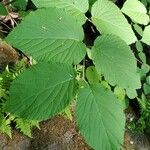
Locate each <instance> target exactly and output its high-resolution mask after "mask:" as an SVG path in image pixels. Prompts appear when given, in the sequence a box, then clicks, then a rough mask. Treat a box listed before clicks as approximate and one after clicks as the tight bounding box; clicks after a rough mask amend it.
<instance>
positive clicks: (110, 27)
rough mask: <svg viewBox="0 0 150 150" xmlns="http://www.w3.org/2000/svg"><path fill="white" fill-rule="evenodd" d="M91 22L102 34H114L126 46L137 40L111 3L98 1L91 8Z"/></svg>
mask: <svg viewBox="0 0 150 150" xmlns="http://www.w3.org/2000/svg"><path fill="white" fill-rule="evenodd" d="M92 16H93V17H92V20H93V23H94V24H95V25H96V27H97V29H98V30H99V31H100V32H102V33H107V34H115V35H117V36H119V37H120V38H121V39H123V40H124V41H125V42H126V43H127V44H131V43H134V42H135V41H136V40H137V39H136V37H135V35H134V32H133V30H132V28H131V26H130V25H129V24H128V22H127V20H126V18H125V17H124V15H123V14H122V13H121V10H120V9H119V8H118V7H117V6H116V5H115V4H114V3H113V2H111V1H108V0H98V1H96V2H95V3H94V5H93V7H92Z"/></svg>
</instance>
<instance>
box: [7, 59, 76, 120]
mask: <svg viewBox="0 0 150 150" xmlns="http://www.w3.org/2000/svg"><path fill="white" fill-rule="evenodd" d="M76 91H77V85H76V80H75V73H74V70H73V69H72V67H71V66H68V65H65V64H60V63H44V62H43V63H42V62H41V63H39V64H37V65H34V66H32V67H31V68H30V69H27V70H26V71H24V72H23V73H22V74H21V75H19V76H18V78H17V79H16V80H14V81H13V83H12V86H11V88H10V99H9V100H8V101H7V102H6V106H5V111H6V112H10V113H12V114H15V115H16V116H20V117H21V118H25V119H29V120H45V119H48V118H49V117H51V116H53V115H55V114H57V113H59V112H60V111H61V110H63V109H64V108H65V107H66V106H67V105H68V104H69V102H70V101H71V100H72V99H73V97H74V96H75V94H76Z"/></svg>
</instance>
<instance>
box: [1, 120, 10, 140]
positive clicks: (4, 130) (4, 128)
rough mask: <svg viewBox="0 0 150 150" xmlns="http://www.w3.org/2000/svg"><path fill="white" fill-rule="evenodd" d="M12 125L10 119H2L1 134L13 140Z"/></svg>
mask: <svg viewBox="0 0 150 150" xmlns="http://www.w3.org/2000/svg"><path fill="white" fill-rule="evenodd" d="M10 123H11V122H10V120H9V119H6V118H0V132H2V133H5V134H7V135H8V136H9V137H10V138H11V137H12V134H11V127H10Z"/></svg>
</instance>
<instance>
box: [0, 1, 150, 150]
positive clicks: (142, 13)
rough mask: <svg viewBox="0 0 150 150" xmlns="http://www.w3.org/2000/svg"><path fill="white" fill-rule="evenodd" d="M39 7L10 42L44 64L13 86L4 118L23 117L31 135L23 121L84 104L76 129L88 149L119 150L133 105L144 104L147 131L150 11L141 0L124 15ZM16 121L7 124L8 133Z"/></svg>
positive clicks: (85, 7) (108, 9) (94, 6)
mask: <svg viewBox="0 0 150 150" xmlns="http://www.w3.org/2000/svg"><path fill="white" fill-rule="evenodd" d="M131 1H132V2H133V3H131ZM32 2H33V3H34V4H35V6H36V7H37V10H36V11H33V12H31V13H29V14H28V15H27V16H26V17H25V18H24V19H23V20H22V22H21V23H20V24H19V25H17V27H16V28H14V29H13V30H12V32H11V33H10V34H9V35H8V36H7V37H6V39H5V40H6V41H7V42H8V43H10V44H11V45H12V46H14V47H15V48H17V49H19V50H21V51H22V52H24V53H25V54H26V55H28V56H32V57H33V59H34V60H35V61H36V62H37V63H36V64H34V65H32V66H31V67H30V68H28V69H26V70H25V71H24V72H23V73H21V74H19V75H18V76H17V78H16V79H15V80H14V81H13V82H12V84H11V87H10V91H9V93H10V98H9V99H8V100H7V101H6V103H5V105H4V111H5V112H7V114H9V113H11V114H14V115H15V116H19V117H21V118H22V119H23V120H20V119H21V118H20V119H16V123H18V125H19V126H20V127H21V130H22V131H23V132H24V133H26V134H29V132H27V131H24V130H26V128H27V129H29V128H30V127H29V125H28V123H27V122H25V120H24V119H30V120H39V121H41V120H46V119H48V118H49V117H52V116H54V115H56V114H58V113H60V112H62V110H64V109H65V108H66V107H67V106H68V105H69V103H70V102H71V100H73V99H77V101H76V103H77V108H76V118H77V125H78V127H79V129H80V131H81V134H82V135H83V136H84V137H85V140H86V141H87V143H88V144H89V145H90V146H92V147H93V148H94V149H96V150H98V149H104V150H105V149H108V150H115V149H117V150H119V149H120V147H121V145H122V143H123V137H124V130H125V115H124V109H125V108H126V107H127V106H126V103H127V102H126V100H127V99H128V98H130V99H135V98H137V99H138V102H139V105H140V106H141V117H140V119H139V121H138V122H137V124H140V125H141V124H142V128H141V129H139V130H142V131H143V130H145V129H146V128H148V124H147V122H148V118H149V100H148V99H144V100H143V96H141V94H140V92H137V91H142V90H143V89H144V94H145V95H146V96H145V97H147V96H148V95H149V94H150V90H149V89H150V88H148V87H149V85H150V82H149V78H148V77H147V76H148V75H149V71H150V67H149V65H148V64H147V63H148V60H147V58H146V56H145V51H144V49H145V47H146V46H147V45H149V44H150V41H149V39H150V38H149V37H150V29H149V26H146V27H145V25H147V24H149V16H148V14H147V9H146V7H145V6H144V5H143V4H142V3H141V2H140V1H138V0H134V1H133V0H127V1H126V2H125V3H124V5H123V7H122V8H121V9H120V8H119V7H118V6H117V5H116V4H115V3H114V2H115V1H109V0H92V1H88V0H82V1H81V0H56V1H53V0H46V1H43V0H32ZM89 2H90V3H89ZM132 4H134V6H135V7H134V9H133V8H132ZM89 8H90V9H89ZM87 11H88V13H89V14H90V15H89V16H90V17H89V16H88V15H87V14H86V15H85V13H86V12H87ZM135 12H136V13H135ZM124 14H126V15H127V16H128V19H127V18H126V17H125V16H124ZM88 17H89V18H88ZM89 22H90V23H91V24H93V26H94V27H96V28H94V29H93V30H94V31H93V33H97V35H96V36H98V35H100V36H99V37H97V39H96V40H95V41H94V45H90V47H88V50H87V48H86V44H87V43H85V44H84V43H83V40H84V38H86V36H84V32H83V28H82V25H83V24H86V23H89ZM139 24H140V25H139ZM143 28H144V31H143ZM85 30H86V29H84V31H85ZM91 32H92V31H91ZM139 39H140V40H139ZM131 44H132V46H131ZM133 47H134V50H133V51H132V49H133ZM88 61H89V62H90V65H87V64H86V63H87V62H88ZM137 62H138V63H137ZM143 87H144V88H143ZM4 90H5V89H4V88H3V89H2V90H1V93H2V95H3V94H4V93H5V92H4ZM67 114H68V115H69V116H70V114H69V113H68V112H67ZM5 119H7V118H5ZM10 121H11V120H10ZM10 121H6V120H5V126H7V127H8V125H10ZM143 122H144V123H143ZM22 123H23V124H24V126H22V125H20V124H22ZM26 123H27V124H26ZM3 124H4V123H3ZM137 124H136V125H137ZM143 124H144V125H143ZM24 127H25V128H24ZM3 128H4V130H5V131H6V132H9V128H5V127H3ZM28 131H29V130H28ZM143 132H144V131H143Z"/></svg>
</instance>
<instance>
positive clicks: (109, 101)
mask: <svg viewBox="0 0 150 150" xmlns="http://www.w3.org/2000/svg"><path fill="white" fill-rule="evenodd" d="M110 106H111V108H110ZM76 116H77V123H78V126H79V129H80V131H81V133H82V134H83V136H84V137H85V139H86V141H87V142H88V143H89V144H90V145H91V146H92V147H93V148H94V149H120V144H122V142H123V135H124V127H125V117H124V114H123V108H122V106H121V105H120V104H119V102H118V101H117V99H116V98H115V96H114V95H113V94H112V92H110V91H109V90H106V89H105V88H104V87H103V86H101V85H100V84H97V85H96V84H94V85H91V86H89V87H86V88H84V89H81V90H80V92H79V99H78V104H77V110H76ZM110 122H111V125H110Z"/></svg>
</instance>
